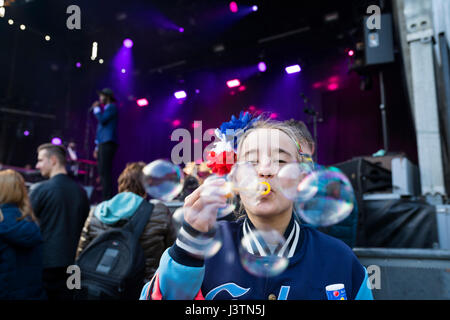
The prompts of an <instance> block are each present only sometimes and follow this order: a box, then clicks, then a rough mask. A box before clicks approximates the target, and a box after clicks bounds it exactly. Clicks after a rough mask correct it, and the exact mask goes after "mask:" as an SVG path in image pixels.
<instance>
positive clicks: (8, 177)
mask: <svg viewBox="0 0 450 320" xmlns="http://www.w3.org/2000/svg"><path fill="white" fill-rule="evenodd" d="M6 203H9V204H14V205H16V206H17V207H18V208H19V210H20V212H21V213H22V216H21V217H20V218H18V219H17V220H22V219H24V218H26V217H29V218H31V219H32V220H33V221H37V219H36V217H35V215H34V213H33V209H32V208H31V203H30V198H29V197H28V192H27V188H26V186H25V180H24V179H23V177H22V176H21V175H20V173H18V172H17V171H14V170H11V169H8V170H3V171H0V204H6ZM2 220H3V215H1V216H0V221H2Z"/></svg>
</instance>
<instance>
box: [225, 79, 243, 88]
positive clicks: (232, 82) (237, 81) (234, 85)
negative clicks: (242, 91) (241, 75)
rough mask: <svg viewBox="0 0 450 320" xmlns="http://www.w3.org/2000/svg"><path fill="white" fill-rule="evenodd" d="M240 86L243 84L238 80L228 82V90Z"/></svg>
mask: <svg viewBox="0 0 450 320" xmlns="http://www.w3.org/2000/svg"><path fill="white" fill-rule="evenodd" d="M240 85H241V82H240V81H239V80H238V79H233V80H229V81H227V86H228V88H234V87H239V86H240Z"/></svg>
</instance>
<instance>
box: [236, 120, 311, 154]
mask: <svg viewBox="0 0 450 320" xmlns="http://www.w3.org/2000/svg"><path fill="white" fill-rule="evenodd" d="M299 122H300V123H303V122H301V121H298V122H296V123H293V122H291V121H276V120H272V119H270V118H269V119H260V120H257V121H255V122H254V123H253V124H252V127H251V128H250V129H248V130H247V131H245V133H244V134H243V135H242V136H241V137H240V138H239V141H238V150H237V154H238V155H239V154H240V152H241V150H242V145H243V142H244V140H245V138H247V136H248V135H249V134H250V133H251V132H253V131H255V130H257V129H277V130H280V131H282V132H284V133H285V134H287V135H288V137H289V138H291V140H292V142H293V143H294V144H295V145H296V146H297V148H298V149H299V150H298V153H297V155H296V158H297V160H298V161H300V160H301V154H300V153H303V149H304V148H305V147H310V143H311V142H310V141H309V140H308V139H307V138H306V137H308V136H311V134H310V133H309V131H308V128H307V127H306V125H304V123H303V126H298V125H297V124H298V123H299Z"/></svg>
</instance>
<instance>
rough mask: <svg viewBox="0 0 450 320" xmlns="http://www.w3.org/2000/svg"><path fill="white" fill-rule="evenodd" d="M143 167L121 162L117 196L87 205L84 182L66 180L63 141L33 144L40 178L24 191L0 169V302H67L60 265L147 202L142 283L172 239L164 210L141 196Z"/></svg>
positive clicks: (69, 295) (17, 177) (16, 176)
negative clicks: (25, 300)
mask: <svg viewBox="0 0 450 320" xmlns="http://www.w3.org/2000/svg"><path fill="white" fill-rule="evenodd" d="M144 165H145V164H144V163H143V162H138V163H130V164H128V165H127V167H126V168H125V170H124V171H123V172H122V174H121V175H120V177H119V179H118V186H119V188H118V194H117V195H115V196H114V197H112V198H111V199H109V200H107V201H103V202H101V203H99V204H98V205H90V203H89V200H88V197H87V194H86V192H85V190H84V189H83V187H82V186H81V185H80V184H78V183H77V182H75V180H74V179H72V178H71V177H69V175H68V172H67V169H66V150H65V148H64V147H63V146H60V145H53V144H51V143H47V144H43V145H41V146H39V148H38V149H37V164H36V168H37V169H39V170H40V172H41V174H42V176H44V177H45V178H47V180H46V181H44V182H42V183H39V184H38V185H37V186H34V187H33V188H31V190H30V194H29V191H28V190H27V187H26V185H25V181H24V178H23V177H22V175H21V174H20V173H18V172H16V171H14V170H11V169H8V170H3V171H0V299H1V300H3V299H14V300H16V299H19V300H22V299H49V300H72V299H73V298H74V291H73V290H70V289H69V288H68V286H67V279H68V276H69V274H68V273H67V270H68V267H69V266H72V265H74V264H76V258H77V255H79V254H80V253H81V252H82V251H83V249H84V248H85V247H86V246H88V244H89V243H90V242H91V241H92V240H93V239H94V238H95V237H96V236H97V235H99V234H100V233H101V232H102V231H104V230H107V229H108V228H115V227H118V226H120V224H121V223H123V221H125V220H126V219H127V218H129V217H130V216H132V215H133V214H134V213H135V209H136V205H138V204H140V203H141V202H145V203H150V202H153V203H154V205H153V206H149V207H148V208H147V207H146V209H147V210H151V211H152V214H151V217H150V219H149V220H148V222H147V224H146V226H145V229H144V232H143V233H142V235H141V237H140V243H141V245H142V247H143V249H144V254H145V277H144V278H143V279H142V285H144V282H145V281H148V280H149V279H150V278H151V277H152V276H153V273H154V272H155V270H156V268H157V266H158V263H159V257H160V256H161V255H162V252H163V251H164V250H165V249H166V248H167V247H169V246H170V245H171V244H172V242H173V241H174V239H175V230H174V229H173V227H172V225H171V220H170V214H169V210H168V209H167V207H166V206H164V204H163V203H162V202H159V201H156V200H150V201H144V200H145V199H146V192H145V190H144V188H143V186H142V183H141V178H140V175H141V174H142V168H143V166H144Z"/></svg>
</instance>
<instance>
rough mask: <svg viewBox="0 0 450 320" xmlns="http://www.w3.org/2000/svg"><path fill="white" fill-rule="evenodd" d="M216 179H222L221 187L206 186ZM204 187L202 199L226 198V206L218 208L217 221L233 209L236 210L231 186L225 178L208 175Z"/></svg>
mask: <svg viewBox="0 0 450 320" xmlns="http://www.w3.org/2000/svg"><path fill="white" fill-rule="evenodd" d="M217 179H224V180H225V183H224V184H223V185H222V186H207V185H208V184H210V183H211V182H212V181H214V180H217ZM204 185H205V186H204V190H203V192H202V193H201V196H202V197H208V196H216V195H222V196H225V197H226V198H227V201H226V205H225V206H224V207H222V208H219V210H218V212H217V219H221V218H223V217H226V216H228V215H230V214H231V213H233V211H234V209H236V202H235V199H234V191H233V185H232V183H231V182H230V181H228V178H227V176H218V175H215V174H213V175H210V176H209V177H208V178H206V179H205V182H204Z"/></svg>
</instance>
